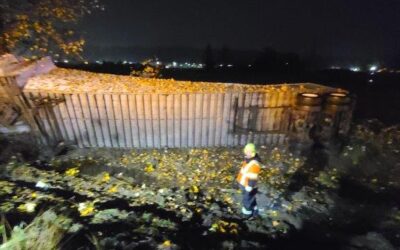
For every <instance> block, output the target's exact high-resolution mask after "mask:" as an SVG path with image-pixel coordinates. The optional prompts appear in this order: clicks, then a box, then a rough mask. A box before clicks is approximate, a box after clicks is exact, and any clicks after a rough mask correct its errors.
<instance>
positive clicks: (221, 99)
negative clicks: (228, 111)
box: [214, 93, 225, 146]
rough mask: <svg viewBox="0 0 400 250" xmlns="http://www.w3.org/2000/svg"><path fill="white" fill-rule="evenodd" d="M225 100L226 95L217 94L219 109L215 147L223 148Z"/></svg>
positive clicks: (216, 115) (217, 110) (217, 112)
mask: <svg viewBox="0 0 400 250" xmlns="http://www.w3.org/2000/svg"><path fill="white" fill-rule="evenodd" d="M224 98H225V95H224V94H223V93H218V94H217V102H216V105H217V108H216V113H215V119H214V120H215V125H214V127H215V135H214V145H215V146H221V134H222V133H221V132H222V125H223V123H222V121H223V114H224Z"/></svg>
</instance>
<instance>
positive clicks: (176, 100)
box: [173, 94, 182, 148]
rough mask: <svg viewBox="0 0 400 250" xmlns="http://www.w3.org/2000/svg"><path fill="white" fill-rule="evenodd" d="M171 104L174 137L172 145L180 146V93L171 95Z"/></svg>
mask: <svg viewBox="0 0 400 250" xmlns="http://www.w3.org/2000/svg"><path fill="white" fill-rule="evenodd" d="M173 97H174V98H173V100H174V102H173V105H174V108H173V110H174V138H175V144H174V147H177V148H179V147H181V145H182V141H181V139H182V138H181V133H182V128H181V112H182V106H181V105H182V103H181V100H180V98H181V95H180V94H177V95H173Z"/></svg>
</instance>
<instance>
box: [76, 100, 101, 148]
mask: <svg viewBox="0 0 400 250" xmlns="http://www.w3.org/2000/svg"><path fill="white" fill-rule="evenodd" d="M77 97H78V99H79V104H80V106H81V110H82V116H83V118H82V119H83V122H84V124H85V128H86V131H87V135H88V144H89V146H90V147H96V146H97V143H96V135H95V131H94V125H93V124H92V121H93V118H92V114H91V112H90V107H89V103H88V101H87V97H86V94H83V93H80V94H77Z"/></svg>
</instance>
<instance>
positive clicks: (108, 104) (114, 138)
mask: <svg viewBox="0 0 400 250" xmlns="http://www.w3.org/2000/svg"><path fill="white" fill-rule="evenodd" d="M104 100H105V109H106V113H107V119H108V125H109V128H110V137H111V142H112V147H120V144H119V140H118V132H117V128H116V123H115V117H114V104H113V99H112V94H104Z"/></svg>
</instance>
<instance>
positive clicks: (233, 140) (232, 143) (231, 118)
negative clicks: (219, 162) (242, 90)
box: [227, 93, 242, 146]
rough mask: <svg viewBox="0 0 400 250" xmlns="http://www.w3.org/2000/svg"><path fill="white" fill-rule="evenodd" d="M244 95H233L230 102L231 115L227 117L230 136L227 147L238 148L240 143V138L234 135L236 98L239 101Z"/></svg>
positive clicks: (228, 135)
mask: <svg viewBox="0 0 400 250" xmlns="http://www.w3.org/2000/svg"><path fill="white" fill-rule="evenodd" d="M241 96H242V95H240V94H239V93H232V95H231V98H230V100H229V110H228V111H229V115H228V117H227V122H228V134H227V146H236V145H238V142H239V137H238V136H237V135H235V134H234V133H233V129H234V126H235V107H234V103H235V98H237V99H238V100H239V99H240V97H241Z"/></svg>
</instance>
